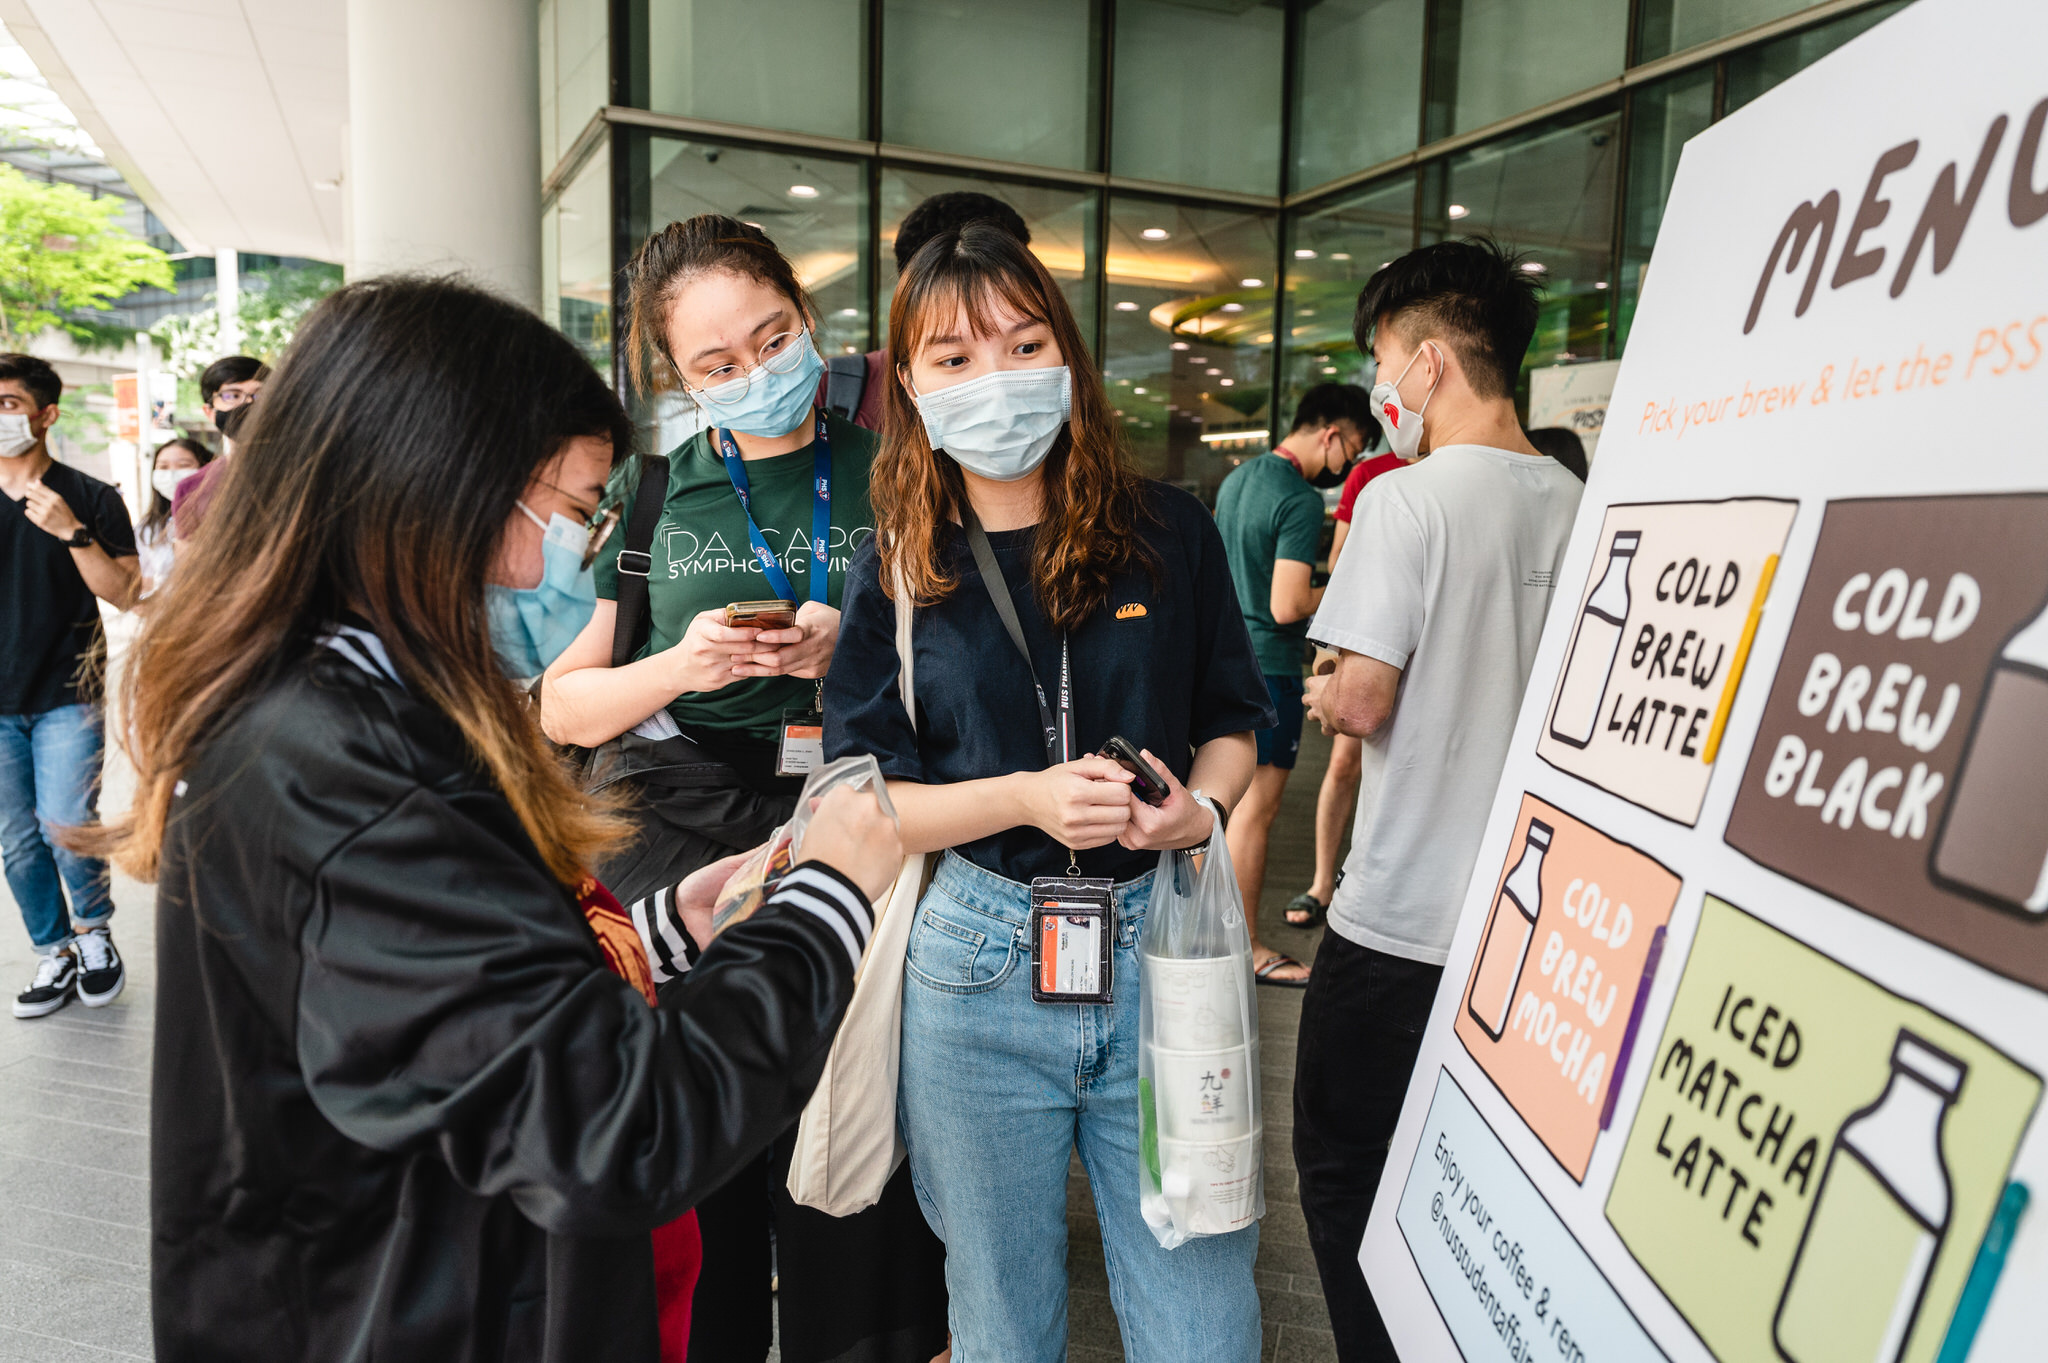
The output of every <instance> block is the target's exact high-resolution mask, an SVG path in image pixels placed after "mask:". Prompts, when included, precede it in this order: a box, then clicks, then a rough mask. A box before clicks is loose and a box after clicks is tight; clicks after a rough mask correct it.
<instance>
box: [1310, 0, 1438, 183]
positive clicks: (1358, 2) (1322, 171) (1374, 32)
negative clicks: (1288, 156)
mask: <svg viewBox="0 0 2048 1363" xmlns="http://www.w3.org/2000/svg"><path fill="white" fill-rule="evenodd" d="M1427 12H1428V5H1427V3H1426V0H1323V3H1321V4H1319V5H1311V6H1308V7H1306V8H1305V9H1304V10H1303V11H1302V13H1301V16H1300V19H1299V20H1298V25H1299V26H1298V28H1297V30H1296V32H1297V35H1298V36H1297V38H1296V40H1295V54H1296V55H1295V60H1294V109H1293V113H1294V161H1293V163H1292V165H1291V166H1290V168H1289V172H1288V185H1287V187H1288V189H1289V190H1290V191H1297V190H1303V189H1308V188H1310V187H1312V186H1315V185H1320V184H1325V183H1327V182H1328V181H1331V180H1335V179H1337V178H1339V177H1340V176H1344V175H1349V174H1351V173H1352V172H1354V171H1357V170H1361V169H1363V168H1364V167H1366V166H1376V165H1378V164H1379V163H1380V162H1382V161H1386V160H1390V159H1392V158H1393V157H1396V156H1399V155H1401V154H1402V153H1403V152H1408V151H1413V150H1414V149H1415V148H1416V146H1417V145H1418V144H1419V143H1420V142H1421V141H1422V61H1421V53H1422V50H1423V41H1422V39H1423V20H1424V17H1425V15H1426V14H1427ZM1396 52H1398V53H1404V54H1409V55H1407V56H1405V57H1403V58H1401V59H1399V60H1388V54H1389V53H1396Z"/></svg>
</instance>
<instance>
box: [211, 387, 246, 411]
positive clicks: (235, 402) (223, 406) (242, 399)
mask: <svg viewBox="0 0 2048 1363" xmlns="http://www.w3.org/2000/svg"><path fill="white" fill-rule="evenodd" d="M255 400H256V395H255V394H254V393H238V392H236V391H235V390H234V389H232V388H223V389H221V390H220V391H219V392H217V393H215V394H214V395H213V410H214V411H216V412H225V411H228V410H230V409H232V408H235V407H246V406H248V405H249V404H250V403H252V402H254V401H255Z"/></svg>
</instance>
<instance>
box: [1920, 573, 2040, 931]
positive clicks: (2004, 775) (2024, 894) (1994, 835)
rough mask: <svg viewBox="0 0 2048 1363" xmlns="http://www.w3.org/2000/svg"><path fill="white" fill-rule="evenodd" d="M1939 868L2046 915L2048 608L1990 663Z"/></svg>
mask: <svg viewBox="0 0 2048 1363" xmlns="http://www.w3.org/2000/svg"><path fill="white" fill-rule="evenodd" d="M1931 865H1932V868H1933V873H1934V879H1935V881H1936V882H1937V883H1939V884H1941V885H1943V886H1944V887H1946V888H1948V889H1952V890H1956V891H1958V892H1959V893H1962V894H1966V895H1969V896H1971V897H1972V898H1975V899H1982V900H1986V901H1989V902H1990V903H1992V904H1995V905H1997V906H1998V907H2000V908H2004V909H2010V910H2012V911H2014V912H2016V913H2024V914H2028V915H2030V916H2031V915H2039V914H2042V913H2048V606H2044V607H2043V608H2042V609H2041V611H2040V613H2039V614H2037V615H2035V617H2034V618H2033V619H2032V620H2030V621H2028V622H2027V623H2026V624H2024V625H2022V626H2021V627H2020V628H2019V629H2018V630H2016V631H2015V632H2014V633H2013V635H2012V637H2011V638H2009V639H2007V640H2006V641H2005V647H2004V648H2003V649H2001V650H2000V651H1999V655H1998V659H1997V661H1996V662H1994V663H1993V664H1992V667H1991V675H1990V676H1989V677H1988V678H1987V679H1986V681H1985V683H1984V697H1983V700H1982V701H1981V702H1980V703H1979V704H1978V707H1977V723H1976V727H1975V728H1974V729H1972V730H1971V731H1970V741H1969V743H1968V744H1967V745H1966V746H1965V747H1964V750H1963V758H1962V761H1961V762H1960V763H1959V764H1958V765H1957V768H1956V778H1955V793H1954V794H1953V795H1951V796H1950V797H1949V801H1948V807H1947V808H1946V809H1945V810H1943V811H1942V816H1941V828H1940V830H1939V831H1938V832H1937V833H1936V834H1935V837H1934V851H1933V854H1932V857H1931Z"/></svg>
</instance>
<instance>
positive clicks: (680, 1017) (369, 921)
mask: <svg viewBox="0 0 2048 1363" xmlns="http://www.w3.org/2000/svg"><path fill="white" fill-rule="evenodd" d="M530 858H531V851H530V849H523V848H515V847H513V846H511V845H510V844H508V843H507V842H505V841H504V840H503V839H501V838H499V837H497V836H496V835H494V834H493V833H492V832H491V830H490V829H489V828H488V827H486V826H485V825H484V824H481V823H479V822H477V821H475V820H473V819H471V818H469V817H467V816H466V815H465V813H464V811H462V810H461V809H460V808H458V807H457V805H456V804H455V803H453V802H451V801H449V800H447V799H444V798H442V797H441V796H440V795H438V794H436V793H435V792H434V791H432V790H429V789H427V788H425V787H415V788H413V789H412V790H411V791H410V792H409V793H407V794H405V795H404V796H402V797H401V798H400V799H398V800H397V801H396V803H394V804H393V805H392V806H391V807H390V808H389V809H387V810H386V811H385V812H384V813H383V814H382V815H381V816H380V817H378V818H377V819H376V820H374V821H373V822H372V823H370V824H369V825H368V826H366V827H365V828H363V829H362V830H361V831H360V832H359V833H357V834H356V835H355V836H354V837H352V838H351V839H349V841H348V842H346V843H345V844H344V845H342V846H341V847H340V848H339V849H337V850H336V851H335V852H334V853H333V854H332V855H331V856H329V857H328V858H327V859H326V861H325V863H324V865H323V866H322V867H321V870H320V872H319V874H318V877H317V880H316V888H315V894H314V898H313V904H312V908H311V911H310V913H309V915H308V917H307V920H306V923H305V926H304V929H303V932H302V934H301V952H302V955H301V969H300V981H299V1006H298V1037H297V1049H298V1056H299V1067H300V1071H301V1074H302V1076H303V1077H304V1079H305V1082H306V1084H307V1087H308V1090H309V1092H310V1093H311V1095H312V1097H313V1101H314V1103H315V1104H316V1105H317V1106H318V1108H319V1109H320V1111H321V1113H322V1114H323V1115H324V1116H326V1118H327V1119H328V1120H329V1121H330V1122H332V1123H333V1124H334V1125H335V1126H336V1127H337V1128H338V1129H339V1130H340V1131H341V1132H342V1133H343V1134H345V1135H347V1136H348V1137H350V1138H351V1139H353V1140H356V1141H359V1142H361V1143H362V1144H364V1145H368V1146H370V1147H372V1148H375V1149H380V1150H386V1151H397V1150H399V1149H401V1148H407V1147H416V1146H418V1145H421V1144H423V1143H431V1144H432V1145H433V1146H434V1147H435V1148H437V1149H438V1151H439V1153H440V1155H441V1157H442V1158H443V1159H444V1160H445V1161H446V1163H447V1165H448V1168H449V1169H450V1171H451V1172H452V1174H453V1176H454V1177H455V1179H456V1180H457V1181H458V1182H459V1183H460V1184H461V1185H462V1186H464V1187H466V1188H468V1189H471V1190H473V1191H474V1192H476V1193H478V1194H481V1195H496V1194H500V1193H502V1194H506V1195H508V1196H510V1197H511V1198H512V1199H513V1201H514V1202H515V1203H516V1205H517V1206H518V1207H519V1208H520V1210H521V1211H522V1212H523V1213H524V1214H525V1215H526V1216H527V1217H528V1218H529V1219H530V1220H532V1221H533V1222H534V1223H535V1224H537V1225H539V1226H540V1227H542V1228H543V1229H545V1230H548V1231H550V1232H552V1233H556V1234H566V1235H620V1234H628V1233H631V1232H633V1231H637V1230H646V1229H650V1228H652V1227H654V1226H657V1225H661V1224H664V1223H666V1222H667V1221H670V1220H672V1219H674V1218H675V1217H676V1216H679V1215H680V1214H681V1213H682V1212H683V1211H684V1210H686V1209H687V1208H689V1207H690V1206H692V1205H693V1204H694V1203H696V1202H697V1201H698V1200H700V1199H701V1198H702V1197H703V1196H704V1195H705V1194H706V1193H708V1192H710V1191H711V1190H712V1189H714V1188H716V1187H717V1186H718V1184H719V1183H720V1182H722V1181H723V1180H724V1179H725V1178H727V1177H728V1176H729V1175H731V1174H732V1173H733V1172H734V1171H735V1170H736V1169H738V1168H739V1167H740V1166H741V1165H742V1164H744V1163H745V1162H746V1161H747V1160H749V1159H751V1158H752V1157H753V1156H754V1155H755V1154H757V1153H759V1152H760V1151H761V1150H762V1149H764V1148H765V1147H766V1146H767V1145H768V1143H769V1142H770V1141H771V1140H772V1139H773V1138H774V1137H775V1136H776V1135H777V1134H779V1133H780V1132H781V1131H782V1130H784V1129H785V1128H786V1127H787V1126H788V1125H789V1123H790V1122H791V1121H792V1120H794V1119H795V1117H796V1116H797V1114H798V1113H799V1112H800V1111H801V1110H802V1107H803V1104H804V1103H805V1101H806V1100H807V1099H808V1098H809V1096H810V1094H811V1091H812V1089H813V1088H814V1087H815V1086H816V1084H817V1080H818V1076H819V1074H820V1073H821V1072H822V1070H823V1067H824V1061H825V1056H826V1052H827V1050H828V1049H829V1047H830V1045H831V1041H832V1036H833V1033H834V1032H835V1031H836V1029H837V1027H838V1025H839V1021H840V1018H841V1017H842V1016H843V1015H844V1013H845V1010H846V1005H847V1003H848V1001H849V1000H850V998H851V997H852V992H853V973H854V967H855V965H856V964H857V963H858V959H859V949H860V947H862V946H864V945H865V943H866V940H867V937H868V934H869V931H870V930H871V919H870V917H869V913H870V910H869V907H868V905H867V903H866V901H865V900H864V899H863V898H862V897H861V896H860V894H859V892H858V891H857V890H854V889H852V887H851V886H849V885H847V884H846V883H845V882H844V881H843V880H838V879H837V878H836V877H831V876H827V875H825V874H824V873H822V872H814V873H813V874H812V875H810V876H809V877H808V880H809V885H810V888H809V890H808V892H807V893H806V892H804V891H801V890H799V889H797V888H792V889H790V890H785V891H781V892H778V894H777V895H776V896H775V898H774V899H773V900H771V901H770V903H769V904H767V905H765V906H764V907H763V908H762V910H761V911H760V912H759V913H757V914H756V915H755V916H754V917H753V918H751V919H750V920H748V921H747V922H745V923H742V924H739V925H738V926H736V927H734V928H733V929H732V930H730V931H729V932H727V933H726V934H724V935H723V936H722V937H720V939H719V940H718V942H717V943H716V944H714V946H713V947H712V948H711V949H710V950H708V951H707V952H706V953H705V954H704V957H703V959H702V961H701V962H700V963H699V965H698V967H697V969H695V970H693V971H691V972H690V974H689V976H688V977H687V978H686V979H685V980H682V981H680V982H678V986H677V987H673V988H671V989H669V990H667V991H665V992H664V995H663V999H662V1004H661V1006H660V1007H658V1008H650V1007H648V1005H647V1003H646V1002H645V1000H643V999H642V998H641V997H640V996H639V995H638V994H637V993H635V992H634V990H633V989H632V988H631V987H630V986H628V985H627V984H626V983H625V982H624V981H623V980H621V979H619V978H618V977H616V976H614V975H613V974H612V973H611V972H610V971H609V970H607V969H606V968H605V966H604V964H603V960H602V957H601V956H600V954H599V952H598V949H597V946H596V943H595V941H594V939H593V938H592V937H591V935H590V931H589V929H588V927H587V926H586V924H585V923H584V920H583V918H582V915H581V913H580V912H579V911H578V910H577V909H576V908H575V906H574V905H573V903H570V902H569V901H568V898H567V896H566V895H565V893H564V892H563V891H562V889H561V888H560V887H559V886H557V885H556V884H555V883H554V882H553V881H552V879H551V878H550V877H549V876H548V875H547V874H546V873H545V872H544V871H543V870H541V869H540V868H539V867H537V866H535V865H534V864H533V862H532V861H531V859H530ZM790 879H791V880H792V881H794V880H796V879H797V878H796V877H794V876H793V877H791V878H790ZM820 886H823V888H822V889H821V888H820ZM821 906H822V907H821ZM849 943H851V944H852V949H851V950H849Z"/></svg>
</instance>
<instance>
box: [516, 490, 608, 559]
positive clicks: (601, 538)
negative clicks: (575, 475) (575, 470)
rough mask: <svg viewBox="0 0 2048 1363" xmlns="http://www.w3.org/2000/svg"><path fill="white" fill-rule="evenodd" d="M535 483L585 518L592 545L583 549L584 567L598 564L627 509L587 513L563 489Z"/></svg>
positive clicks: (585, 527) (605, 509)
mask: <svg viewBox="0 0 2048 1363" xmlns="http://www.w3.org/2000/svg"><path fill="white" fill-rule="evenodd" d="M535 481H537V482H538V483H539V484H540V485H541V486H542V487H544V488H546V489H547V490H548V491H550V492H552V493H554V494H555V495H556V496H557V497H560V498H561V499H562V500H563V501H564V502H566V503H568V508H569V510H570V511H572V512H574V513H576V514H577V515H580V516H581V517H582V518H583V528H584V530H585V531H587V532H588V533H589V535H590V543H589V544H588V545H586V546H584V549H583V567H584V568H585V569H586V570H587V569H588V568H589V567H590V565H591V564H593V563H595V562H597V556H598V553H599V551H601V550H602V549H603V548H604V542H605V541H606V540H608V539H610V538H611V534H612V530H613V529H614V528H615V527H616V526H617V525H618V523H619V517H620V516H621V515H622V514H623V512H624V510H625V508H624V507H623V506H610V507H599V508H598V509H597V510H595V511H585V510H584V509H583V504H582V503H581V502H579V501H577V500H576V498H575V497H573V496H571V495H570V494H569V493H568V492H567V491H566V490H564V489H563V488H560V487H558V486H556V485H555V484H553V483H550V482H549V481H547V480H546V479H545V478H541V479H536V480H535Z"/></svg>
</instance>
